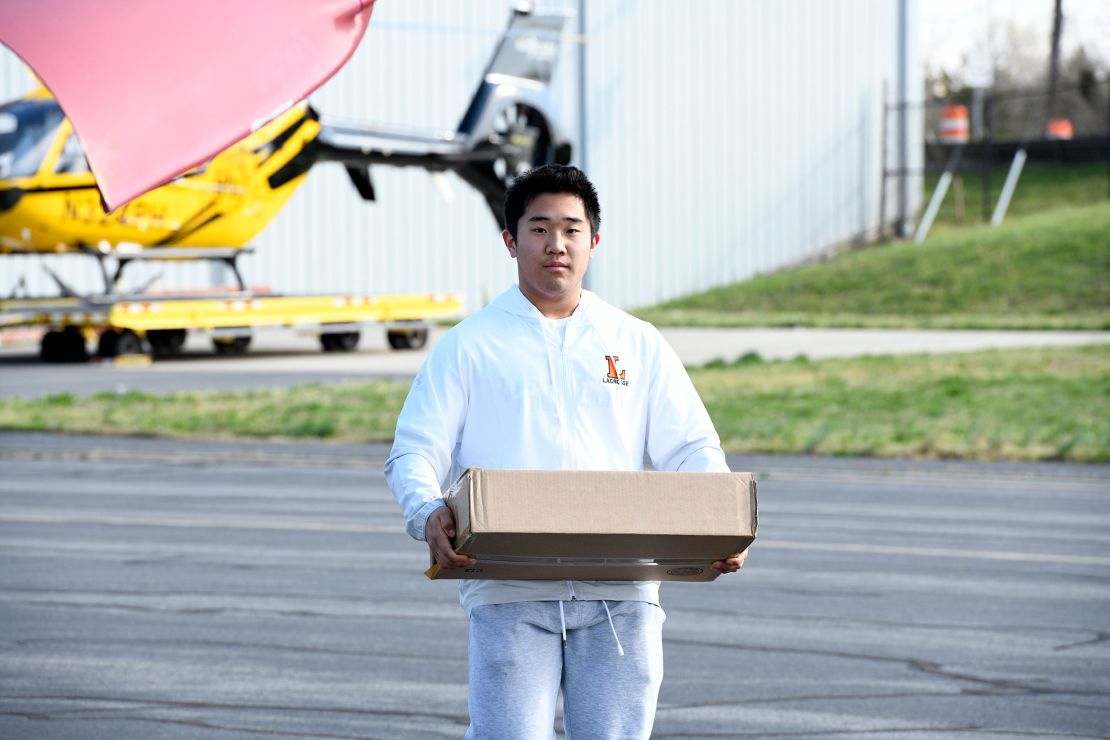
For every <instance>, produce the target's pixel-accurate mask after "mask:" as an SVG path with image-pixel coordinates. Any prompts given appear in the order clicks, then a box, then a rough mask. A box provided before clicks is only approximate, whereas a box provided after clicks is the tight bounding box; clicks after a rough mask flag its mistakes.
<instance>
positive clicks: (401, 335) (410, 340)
mask: <svg viewBox="0 0 1110 740" xmlns="http://www.w3.org/2000/svg"><path fill="white" fill-rule="evenodd" d="M385 336H386V339H387V340H388V341H389V346H390V347H392V348H393V349H420V348H421V347H423V346H424V345H425V344H427V343H428V330H427V329H390V330H389V331H387V332H386V335H385Z"/></svg>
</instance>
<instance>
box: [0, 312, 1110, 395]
mask: <svg viewBox="0 0 1110 740" xmlns="http://www.w3.org/2000/svg"><path fill="white" fill-rule="evenodd" d="M662 331H663V334H664V336H665V337H666V338H667V340H668V341H669V342H670V343H671V345H672V346H673V347H674V348H675V350H676V351H677V352H678V355H679V357H681V358H682V361H683V362H684V363H686V364H687V365H691V366H692V365H701V364H704V363H706V362H709V361H710V360H714V359H718V358H719V359H723V360H734V359H736V358H737V357H740V356H741V355H744V354H746V353H748V352H755V353H757V354H758V355H760V356H761V357H763V358H764V359H768V360H773V359H789V358H793V357H797V356H799V355H805V356H807V357H809V358H811V359H824V358H829V357H852V356H858V355H868V354H872V355H875V354H910V353H940V352H970V351H975V350H980V349H1007V348H1011V349H1012V348H1018V347H1052V346H1056V347H1060V346H1078V345H1086V344H1106V343H1110V332H1100V331H979V330H968V331H943V330H887V329H804V328H798V329H705V328H666V329H663V330H662ZM443 333H444V330H443V329H433V330H432V332H431V336H430V339H429V342H428V344H427V346H426V347H425V348H424V349H422V350H418V351H397V350H391V349H390V348H389V347H388V345H387V344H386V341H385V332H384V329H383V330H380V331H378V330H367V331H364V332H363V337H362V342H361V344H360V345H359V348H358V350H357V351H355V352H352V353H333V352H329V353H323V352H321V351H320V347H319V343H318V341H317V340H316V338H315V337H313V336H310V335H301V334H297V333H294V332H291V331H284V330H262V331H259V332H258V334H257V335H256V336H255V339H254V342H253V344H252V346H251V350H250V351H249V352H248V353H247V354H245V355H242V356H237V357H227V356H220V355H215V354H214V353H213V351H212V347H211V344H210V343H209V342H208V340H207V338H206V337H204V336H203V335H196V336H191V337H190V338H189V340H188V342H187V343H186V346H185V353H184V354H182V355H180V356H176V357H169V358H156V359H154V360H153V362H150V363H149V364H147V365H141V366H136V365H135V364H134V362H133V360H124V361H120V362H115V363H113V362H96V361H94V362H91V363H87V364H85V363H83V364H77V365H50V364H44V363H42V362H40V361H39V359H38V354H37V346H36V345H35V344H34V343H24V344H17V345H11V346H3V347H0V398H4V397H9V398H10V397H28V398H31V397H38V396H44V395H49V394H52V393H73V394H74V395H78V396H82V395H88V394H92V393H100V392H124V391H130V390H141V391H148V392H157V393H164V392H171V391H176V390H223V391H230V390H248V389H256V388H268V387H286V386H290V385H300V384H305V383H338V382H346V381H358V380H366V379H368V378H398V379H408V378H412V377H413V376H414V375H415V374H416V371H417V370H418V369H419V367H420V363H421V362H423V360H424V357H426V356H427V352H428V350H429V349H430V348H431V347H432V346H433V345H434V344H435V342H436V341H438V339H439V338H440V337H442V336H443Z"/></svg>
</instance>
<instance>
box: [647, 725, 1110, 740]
mask: <svg viewBox="0 0 1110 740" xmlns="http://www.w3.org/2000/svg"><path fill="white" fill-rule="evenodd" d="M968 732H974V733H978V734H982V735H1010V736H1013V735H1019V736H1023V737H1037V738H1042V737H1045V731H1043V730H1036V731H1031V730H1001V729H996V728H985V727H981V726H979V725H958V726H955V727H932V726H928V727H879V728H872V729H867V730H856V729H849V730H810V731H796V730H791V731H785V730H784V731H779V732H774V731H772V732H767V731H760V732H727V733H725V732H698V733H697V734H693V733H689V732H653V733H652V735H651V736H652V737H653V738H658V737H667V738H684V737H687V738H693V739H694V740H697V739H698V738H705V737H783V738H806V737H837V736H848V737H857V736H859V735H876V734H883V735H902V734H906V733H913V734H921V733H928V734H938V733H939V734H940V735H941V737H947V736H948V735H950V734H952V733H959V734H963V733H968ZM1052 735H1053V737H1073V738H1082V739H1086V740H1106V736H1105V735H1085V734H1078V733H1071V732H1058V731H1056V730H1052Z"/></svg>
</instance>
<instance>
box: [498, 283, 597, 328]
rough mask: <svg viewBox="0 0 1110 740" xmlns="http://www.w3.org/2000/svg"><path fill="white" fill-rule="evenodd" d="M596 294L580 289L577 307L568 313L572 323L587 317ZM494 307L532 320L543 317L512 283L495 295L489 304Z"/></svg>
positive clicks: (592, 306)
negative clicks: (580, 295)
mask: <svg viewBox="0 0 1110 740" xmlns="http://www.w3.org/2000/svg"><path fill="white" fill-rule="evenodd" d="M597 300H598V299H597V296H596V295H594V294H593V293H591V292H590V291H588V290H585V289H583V290H582V297H581V299H580V300H579V302H578V307H577V308H576V309H574V313H572V314H571V315H570V320H571V323H572V324H576V323H578V322H579V321H581V320H584V319H585V318H586V317H588V316H589V315H590V314H591V313H592V312H593V310H594V308H595V306H596V305H597ZM490 305H492V306H493V307H494V308H497V309H500V310H502V311H505V312H506V313H511V314H515V315H517V316H523V317H525V318H530V319H534V320H539V319H541V318H543V314H542V313H540V310H539V309H538V308H536V307H535V306H534V305H532V302H531V301H530V300H528V299H527V298H526V297H525V295H524V294H523V293H521V292H520V286H519V285H517V284H516V283H513V285H512V287H511V288H509V289H508V290H506V291H505V292H504V293H502V294H501V295H499V296H497V298H495V299H494V300H493V303H492V304H490Z"/></svg>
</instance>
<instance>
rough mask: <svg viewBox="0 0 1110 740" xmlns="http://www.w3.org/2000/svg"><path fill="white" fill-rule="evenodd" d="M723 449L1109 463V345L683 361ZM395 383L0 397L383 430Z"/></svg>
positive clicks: (302, 429) (98, 426)
mask: <svg viewBox="0 0 1110 740" xmlns="http://www.w3.org/2000/svg"><path fill="white" fill-rule="evenodd" d="M691 376H692V377H693V379H694V383H695V384H696V385H697V387H698V389H699V391H700V393H701V394H702V398H703V399H704V400H705V403H706V406H707V408H708V409H709V413H710V415H711V416H712V417H713V420H714V423H715V424H716V426H717V430H718V432H719V433H720V435H721V439H722V441H723V444H724V446H725V448H726V449H727V450H728V451H730V452H783V453H785V452H790V453H816V454H823V455H868V456H880V457H890V456H897V457H950V458H965V459H975V460H1072V461H1082V462H1102V463H1105V462H1110V347H1108V346H1097V347H1087V348H1063V349H1036V350H1007V351H992V352H976V353H968V354H954V355H937V356H928V355H915V356H893V357H861V358H853V359H845V360H825V361H821V362H810V361H806V360H793V361H781V362H765V361H763V360H761V359H760V358H759V357H758V356H755V355H746V356H745V357H742V358H741V359H740V360H738V361H736V362H735V363H732V364H725V363H722V362H717V363H711V364H710V365H708V366H706V367H704V368H699V369H695V370H693V371H692V372H691ZM407 392H408V386H407V385H406V384H403V383H394V382H385V381H380V382H373V383H362V384H350V385H336V386H319V385H314V386H303V387H299V388H293V389H289V390H268V391H257V392H251V393H179V394H174V395H168V396H156V395H150V394H144V393H135V392H133V393H124V394H119V395H116V394H98V395H96V396H92V397H90V398H77V397H75V396H73V395H71V394H62V395H56V396H50V397H48V398H44V399H38V400H24V399H6V400H0V429H15V430H36V431H66V432H86V433H101V434H125V435H162V436H171V437H207V438H211V437H262V438H314V439H325V440H337V441H371V440H378V441H387V440H389V439H390V437H391V436H392V434H393V428H394V425H395V422H396V418H397V414H398V413H399V412H400V409H401V404H402V403H403V401H404V397H405V395H406V393H407Z"/></svg>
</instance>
